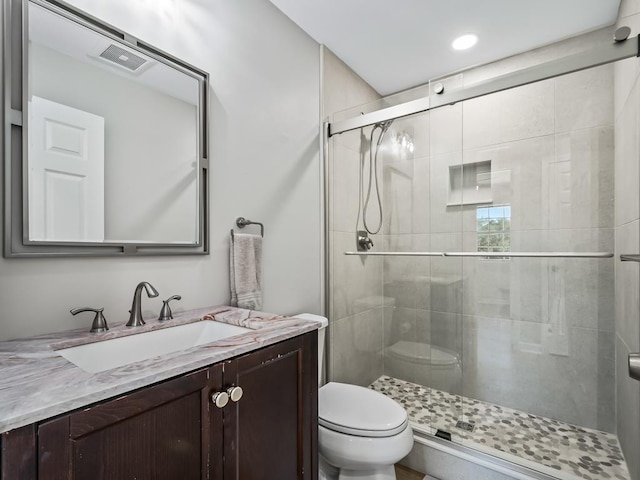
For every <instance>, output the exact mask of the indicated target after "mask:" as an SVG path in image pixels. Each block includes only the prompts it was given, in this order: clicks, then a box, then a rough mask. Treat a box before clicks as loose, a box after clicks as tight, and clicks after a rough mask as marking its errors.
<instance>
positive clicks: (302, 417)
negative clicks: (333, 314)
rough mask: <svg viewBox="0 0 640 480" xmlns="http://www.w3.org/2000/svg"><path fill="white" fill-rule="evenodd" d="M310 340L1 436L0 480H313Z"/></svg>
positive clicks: (285, 344) (313, 354)
mask: <svg viewBox="0 0 640 480" xmlns="http://www.w3.org/2000/svg"><path fill="white" fill-rule="evenodd" d="M316 338H317V333H316V332H311V333H308V334H305V335H302V336H299V337H295V338H293V339H290V340H286V341H283V342H281V343H278V344H275V345H271V346H269V347H265V348H263V349H260V350H257V351H254V352H251V353H249V354H246V355H243V356H240V357H236V358H234V359H231V360H227V361H224V362H222V363H219V364H215V365H213V366H211V367H208V368H204V369H201V370H198V371H195V372H192V373H189V374H186V375H183V376H180V377H178V378H174V379H172V380H168V381H165V382H162V383H159V384H155V385H152V386H149V387H146V388H143V389H141V390H138V391H135V392H132V393H129V394H127V395H123V396H121V397H118V398H115V399H112V400H108V401H105V402H102V403H99V404H96V405H93V406H91V407H88V408H86V409H84V410H81V411H77V412H74V413H70V414H67V415H63V416H61V417H58V418H55V419H53V420H49V421H45V422H41V423H38V424H36V425H31V426H28V427H23V428H21V429H17V430H13V431H11V432H7V433H6V434H3V436H2V457H1V465H2V477H1V479H2V480H31V479H33V480H35V479H38V480H204V479H212V480H216V479H222V480H276V479H277V480H289V479H291V480H295V479H304V480H307V479H309V480H316V478H317V443H316V442H317V385H318V384H317V363H316V359H317V340H316ZM234 386H240V387H241V388H242V389H243V395H242V398H240V400H239V401H237V402H233V401H231V400H230V401H229V403H228V404H227V405H226V406H224V407H223V408H218V407H216V405H214V403H213V402H212V400H211V397H212V395H213V394H215V393H217V392H221V391H226V390H227V389H228V388H230V387H234ZM18 455H19V457H18Z"/></svg>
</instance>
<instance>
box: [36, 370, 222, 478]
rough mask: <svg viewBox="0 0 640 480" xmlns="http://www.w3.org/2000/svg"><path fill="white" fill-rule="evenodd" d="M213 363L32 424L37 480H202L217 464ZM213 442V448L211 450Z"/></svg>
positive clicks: (218, 373) (218, 377) (218, 416)
mask: <svg viewBox="0 0 640 480" xmlns="http://www.w3.org/2000/svg"><path fill="white" fill-rule="evenodd" d="M221 383H222V367H221V365H215V366H213V367H211V368H208V369H205V370H200V371H197V372H194V373H191V374H188V375H185V376H182V377H179V378H176V379H173V380H169V381H166V382H163V383H161V384H158V385H154V386H152V387H148V388H144V389H142V390H139V391H137V392H134V393H131V394H128V395H124V396H122V397H119V398H116V399H114V400H110V401H107V402H104V403H101V404H98V405H96V406H93V407H89V408H87V409H85V410H83V411H79V412H76V413H72V414H70V415H66V416H63V417H60V418H57V419H55V420H52V421H49V422H46V423H42V424H40V425H39V426H38V478H39V479H40V480H63V479H64V480H72V479H73V480H176V479H181V480H203V479H207V478H221V477H220V473H221V472H218V475H217V476H213V475H210V474H209V465H211V466H212V467H214V470H213V471H212V472H211V473H213V474H215V465H218V469H220V464H221V462H222V457H221V456H220V457H219V458H212V456H213V455H216V454H220V455H221V449H220V441H221V436H222V433H221V432H222V427H221V426H222V412H221V411H220V410H219V409H217V408H215V407H214V406H213V405H212V403H211V401H210V395H211V393H212V392H213V391H215V390H216V389H219V388H220V386H221ZM212 443H216V444H217V445H212Z"/></svg>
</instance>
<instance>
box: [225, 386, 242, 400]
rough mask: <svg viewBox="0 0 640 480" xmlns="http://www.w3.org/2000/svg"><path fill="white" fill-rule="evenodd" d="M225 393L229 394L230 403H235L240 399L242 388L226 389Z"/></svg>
mask: <svg viewBox="0 0 640 480" xmlns="http://www.w3.org/2000/svg"><path fill="white" fill-rule="evenodd" d="M227 393H228V394H229V398H230V399H231V401H232V402H237V401H238V400H240V399H241V398H242V394H243V393H244V392H243V391H242V387H229V388H227Z"/></svg>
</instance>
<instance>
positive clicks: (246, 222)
mask: <svg viewBox="0 0 640 480" xmlns="http://www.w3.org/2000/svg"><path fill="white" fill-rule="evenodd" d="M236 225H237V226H238V228H244V227H246V226H247V225H260V236H261V237H264V225H263V224H262V223H260V222H252V221H251V220H247V219H246V218H244V217H238V218H236ZM231 234H232V235H233V230H231Z"/></svg>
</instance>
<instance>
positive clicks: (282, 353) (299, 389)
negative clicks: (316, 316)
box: [224, 331, 318, 480]
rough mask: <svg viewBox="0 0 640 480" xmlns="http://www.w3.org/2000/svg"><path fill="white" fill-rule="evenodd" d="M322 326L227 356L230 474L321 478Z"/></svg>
mask: <svg viewBox="0 0 640 480" xmlns="http://www.w3.org/2000/svg"><path fill="white" fill-rule="evenodd" d="M317 345H318V343H317V332H315V331H314V332H311V333H308V334H306V335H302V336H299V337H296V338H293V339H291V340H287V341H284V342H281V343H278V344H275V345H272V346H270V347H266V348H264V349H262V350H259V351H257V352H253V353H250V354H248V355H245V356H242V357H239V358H237V359H234V360H231V361H229V362H225V364H224V384H225V388H229V387H232V386H240V387H241V388H242V389H243V395H242V398H241V399H240V400H239V401H238V402H235V403H233V402H229V404H228V405H227V406H226V407H225V408H224V448H225V451H224V458H225V460H224V462H225V463H224V480H274V479H279V480H295V479H299V480H303V479H304V480H307V479H309V480H312V479H313V480H315V479H316V478H317V453H314V452H317V448H316V445H317V394H318V380H317V377H318V370H317V361H316V360H317Z"/></svg>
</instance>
